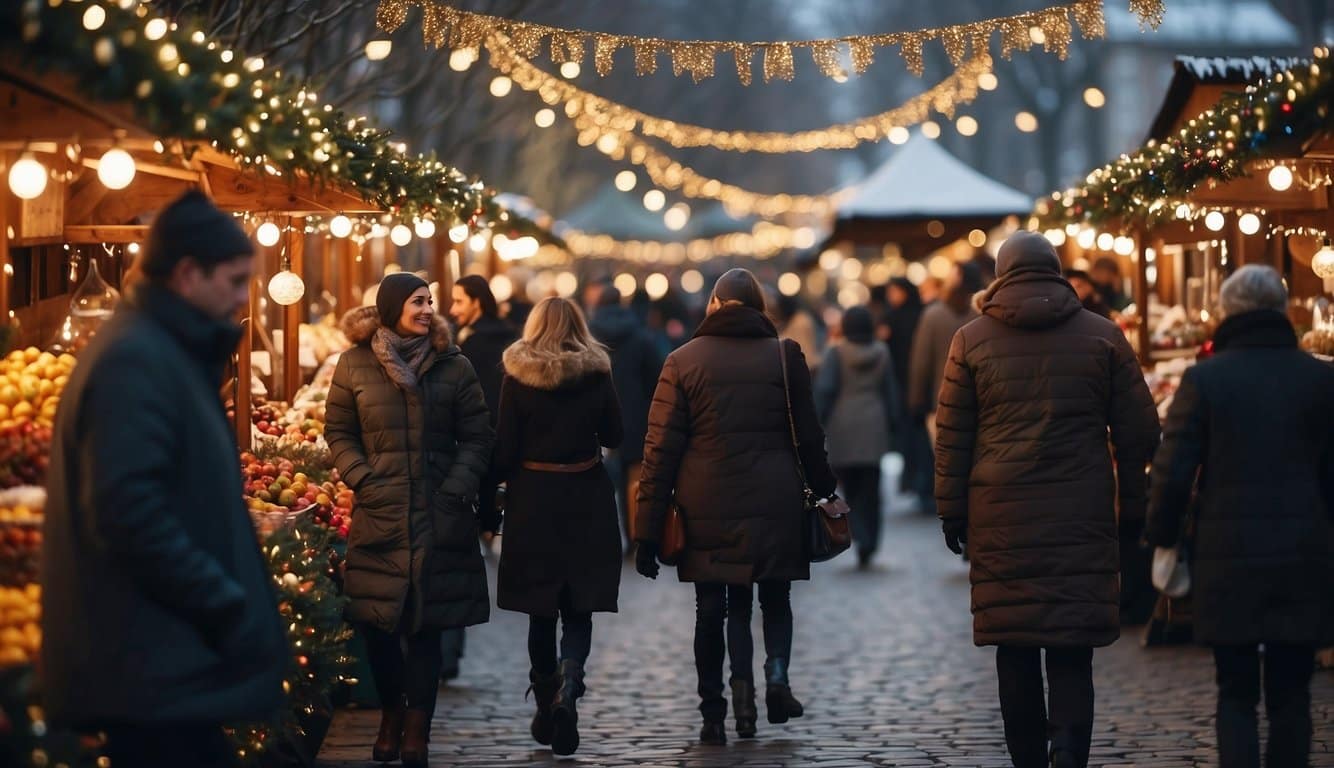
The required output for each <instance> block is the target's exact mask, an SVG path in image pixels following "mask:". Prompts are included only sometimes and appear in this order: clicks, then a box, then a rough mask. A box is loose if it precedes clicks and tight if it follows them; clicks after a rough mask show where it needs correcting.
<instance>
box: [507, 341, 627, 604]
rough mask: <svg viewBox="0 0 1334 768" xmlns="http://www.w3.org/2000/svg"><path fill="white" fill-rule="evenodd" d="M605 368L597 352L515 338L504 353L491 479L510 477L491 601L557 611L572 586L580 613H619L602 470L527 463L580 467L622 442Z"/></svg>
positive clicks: (612, 508)
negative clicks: (541, 346)
mask: <svg viewBox="0 0 1334 768" xmlns="http://www.w3.org/2000/svg"><path fill="white" fill-rule="evenodd" d="M610 370H611V364H610V362H609V361H608V359H607V354H606V353H605V352H603V351H602V350H600V349H595V350H591V351H589V352H586V353H569V352H567V353H564V354H561V355H559V356H556V355H549V354H544V353H541V352H538V351H536V350H534V349H533V348H532V347H530V346H528V344H527V343H525V342H523V341H520V342H517V343H515V344H514V346H512V347H510V348H509V349H508V350H506V352H505V374H506V375H505V380H504V385H503V387H502V390H501V397H500V421H499V424H498V425H497V428H496V454H495V460H496V466H495V474H496V476H498V477H500V478H502V479H504V480H506V481H507V482H508V485H507V488H506V495H505V537H504V538H505V546H504V548H503V550H502V552H501V555H500V574H499V580H498V582H497V598H496V601H497V605H499V606H500V607H501V608H504V609H506V610H511V611H520V612H522V613H527V614H531V615H534V616H555V615H556V610H557V608H558V607H559V605H560V598H561V592H562V591H564V590H566V589H568V590H569V599H570V605H571V607H572V608H573V609H574V610H575V611H578V612H581V613H583V612H590V611H615V610H616V597H617V593H618V591H619V589H620V583H621V533H620V526H619V524H618V522H617V515H616V497H615V492H614V491H613V490H612V485H611V479H610V478H609V477H608V476H607V470H606V469H605V468H604V467H603V466H602V465H601V464H599V465H598V466H595V467H593V468H591V469H588V470H585V471H583V472H577V473H574V472H569V473H567V472H540V471H537V470H532V469H524V468H523V467H522V466H521V464H522V462H524V461H538V462H543V463H548V464H578V463H580V462H583V461H587V460H588V459H591V458H594V457H596V456H598V455H599V453H600V452H601V449H602V448H604V447H605V448H615V447H616V446H618V445H619V444H620V442H621V437H622V429H621V411H620V405H619V404H618V403H617V401H616V389H615V388H614V387H613V386H612V381H611V375H610Z"/></svg>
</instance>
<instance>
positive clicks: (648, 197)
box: [644, 189, 667, 211]
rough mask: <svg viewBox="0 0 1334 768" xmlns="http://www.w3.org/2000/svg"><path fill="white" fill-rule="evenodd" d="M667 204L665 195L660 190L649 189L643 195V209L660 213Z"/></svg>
mask: <svg viewBox="0 0 1334 768" xmlns="http://www.w3.org/2000/svg"><path fill="white" fill-rule="evenodd" d="M666 204H667V195H665V194H663V192H662V190H660V189H650V190H649V191H647V192H645V193H644V207H645V208H647V209H648V210H650V211H661V210H662V207H663V206H664V205H666Z"/></svg>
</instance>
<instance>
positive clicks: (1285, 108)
mask: <svg viewBox="0 0 1334 768" xmlns="http://www.w3.org/2000/svg"><path fill="white" fill-rule="evenodd" d="M1279 109H1281V110H1282V111H1284V112H1291V111H1292V102H1291V101H1285V102H1283V105H1282V106H1280V107H1279Z"/></svg>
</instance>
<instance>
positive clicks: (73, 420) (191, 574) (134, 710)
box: [42, 192, 288, 766]
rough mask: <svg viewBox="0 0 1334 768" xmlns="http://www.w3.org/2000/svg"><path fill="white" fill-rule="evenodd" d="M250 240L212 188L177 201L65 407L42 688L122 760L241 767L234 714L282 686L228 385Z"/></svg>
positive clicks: (49, 556) (265, 712) (277, 693)
mask: <svg viewBox="0 0 1334 768" xmlns="http://www.w3.org/2000/svg"><path fill="white" fill-rule="evenodd" d="M251 251H252V247H251V245H250V242H249V240H248V239H247V237H246V236H245V233H244V232H242V231H241V229H240V228H239V227H238V226H237V225H236V223H235V221H234V219H233V218H232V217H231V216H228V215H227V214H225V213H222V212H221V211H219V210H218V209H216V208H214V207H213V205H212V204H211V203H210V202H209V201H208V199H207V198H205V197H204V196H203V195H202V194H199V193H197V192H191V193H188V194H186V195H185V196H184V197H182V198H181V199H179V200H177V201H176V202H174V203H172V204H171V205H169V206H168V207H167V208H166V209H164V210H163V211H162V213H161V214H159V215H158V217H157V220H156V221H155V222H154V223H153V228H152V230H151V231H150V232H149V236H148V243H147V248H146V250H145V253H144V256H143V258H142V259H141V268H142V272H143V275H144V276H145V278H146V279H145V280H144V281H143V282H141V283H140V284H138V285H136V286H135V287H134V289H133V290H132V291H131V292H130V295H129V297H128V299H127V301H126V303H125V304H123V305H122V307H121V309H120V310H119V311H118V312H117V313H116V315H115V317H113V318H112V319H111V320H110V321H109V322H108V323H107V325H106V326H105V327H104V328H102V330H101V331H100V332H99V333H98V335H97V337H96V338H95V339H94V340H93V342H92V343H91V344H90V345H89V346H88V348H87V349H86V350H85V351H84V352H83V354H82V356H81V357H80V361H79V365H78V367H77V368H76V369H75V371H74V373H73V375H72V376H71V378H70V382H69V386H68V387H67V388H66V389H65V394H64V397H63V399H62V402H61V405H60V412H59V414H58V415H57V417H56V436H55V439H54V441H53V444H52V453H51V470H50V476H49V480H48V493H49V499H48V502H47V508H46V523H45V531H44V533H45V547H44V550H43V558H42V584H43V596H42V597H43V601H42V616H43V626H42V630H43V632H42V634H43V638H44V643H43V647H42V668H43V672H44V681H43V689H44V691H45V695H46V706H47V712H48V714H49V715H50V717H51V718H52V719H53V720H56V721H60V722H65V723H69V724H72V725H75V726H78V727H91V728H97V729H100V730H105V731H106V732H107V734H108V738H109V740H108V746H107V750H108V755H109V756H110V757H111V760H112V762H113V763H114V764H116V765H134V766H165V765H191V766H221V765H230V764H232V763H233V762H234V755H233V754H232V750H231V748H230V747H229V745H228V742H227V740H226V738H225V737H224V735H223V732H222V728H221V726H222V724H223V723H227V722H240V721H263V720H266V719H268V718H269V717H271V716H272V715H273V714H274V713H275V712H276V711H277V709H278V708H279V707H280V706H281V704H282V702H283V693H282V679H283V678H282V676H283V673H284V671H285V670H286V667H287V662H288V655H287V654H288V651H287V647H286V641H285V638H284V635H283V630H282V626H281V624H280V622H279V616H278V608H277V603H276V600H275V597H274V592H273V587H272V585H271V583H270V577H269V574H268V572H267V569H266V567H265V565H264V560H263V557H262V556H261V554H260V551H259V547H258V546H257V544H256V540H255V532H254V530H253V528H252V526H251V522H250V517H249V515H248V513H247V512H246V509H245V506H244V504H243V503H242V500H241V499H242V496H241V491H242V489H241V469H240V462H239V457H238V453H237V447H236V442H235V439H234V437H233V430H232V425H231V423H230V422H229V421H228V420H227V416H226V413H225V411H224V410H223V407H222V403H221V402H220V401H219V398H218V394H217V392H218V387H219V385H220V383H221V380H222V374H223V367H224V365H225V364H226V362H227V360H228V359H229V357H230V355H231V353H232V351H233V350H234V349H235V348H236V344H237V342H238V341H239V339H240V329H239V328H238V327H237V326H236V324H235V323H234V322H233V321H232V317H233V316H234V315H235V313H236V311H237V309H239V308H240V307H241V306H243V305H244V304H245V303H246V301H247V300H248V291H249V283H250V278H251V274H252V269H253V265H252V259H251Z"/></svg>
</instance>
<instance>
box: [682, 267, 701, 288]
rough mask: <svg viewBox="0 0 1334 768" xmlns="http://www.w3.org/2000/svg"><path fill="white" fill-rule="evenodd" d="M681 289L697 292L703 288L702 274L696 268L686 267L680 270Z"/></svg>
mask: <svg viewBox="0 0 1334 768" xmlns="http://www.w3.org/2000/svg"><path fill="white" fill-rule="evenodd" d="M681 290H683V291H685V292H686V293H699V292H700V291H702V290H704V275H703V274H701V273H700V271H699V270H698V269H687V270H686V271H685V272H682V273H681Z"/></svg>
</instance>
